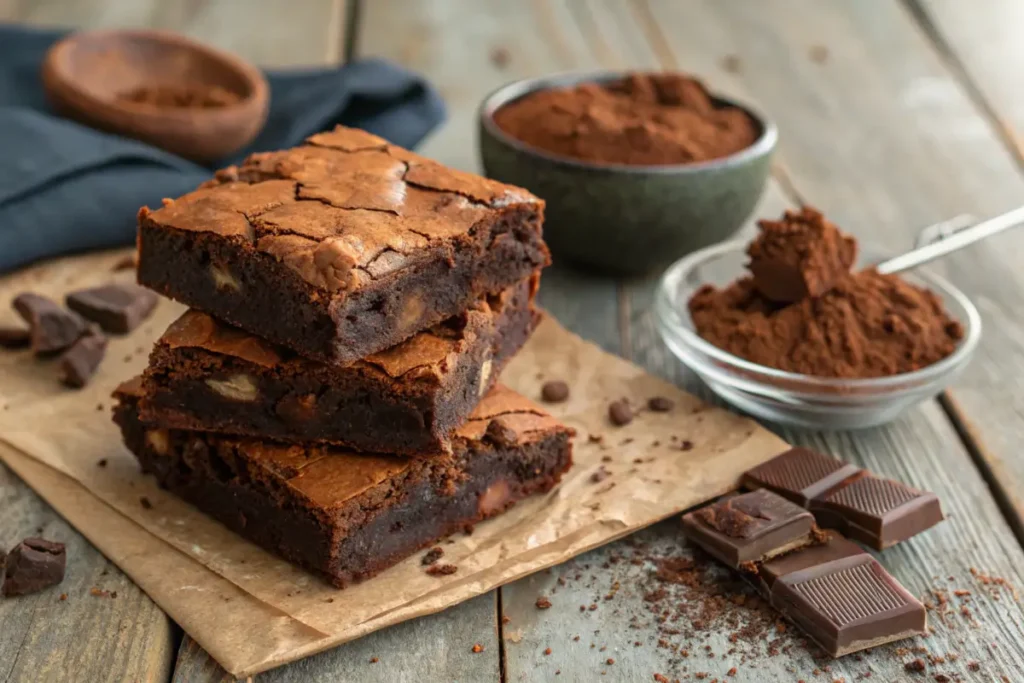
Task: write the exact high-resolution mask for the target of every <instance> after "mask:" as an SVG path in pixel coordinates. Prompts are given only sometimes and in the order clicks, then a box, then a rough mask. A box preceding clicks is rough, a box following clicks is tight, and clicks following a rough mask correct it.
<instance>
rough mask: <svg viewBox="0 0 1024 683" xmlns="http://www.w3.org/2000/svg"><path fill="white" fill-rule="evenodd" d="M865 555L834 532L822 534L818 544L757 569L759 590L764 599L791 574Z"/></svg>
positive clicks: (764, 564)
mask: <svg viewBox="0 0 1024 683" xmlns="http://www.w3.org/2000/svg"><path fill="white" fill-rule="evenodd" d="M862 555H867V552H866V551H864V550H862V549H861V547H860V546H859V545H857V544H856V543H854V542H852V541H849V540H847V539H845V538H843V537H842V536H840V535H839V534H838V533H836V532H835V531H825V532H822V540H821V542H820V543H816V544H814V545H811V546H808V547H806V548H803V549H801V550H799V551H798V552H794V553H786V554H785V555H781V556H779V557H774V558H772V559H770V560H768V561H766V562H764V563H762V564H759V565H758V567H757V580H758V582H759V586H758V588H759V590H760V591H761V594H762V595H764V596H765V597H766V598H769V597H770V596H771V588H772V585H773V584H774V583H775V581H776V580H777V579H778V578H779V577H782V576H787V575H789V574H792V573H793V572H797V571H803V570H805V569H808V568H809V567H817V566H818V565H823V564H828V563H829V562H835V561H837V560H843V559H846V558H847V557H860V556H862Z"/></svg>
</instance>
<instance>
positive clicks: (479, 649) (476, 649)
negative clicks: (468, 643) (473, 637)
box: [473, 643, 484, 654]
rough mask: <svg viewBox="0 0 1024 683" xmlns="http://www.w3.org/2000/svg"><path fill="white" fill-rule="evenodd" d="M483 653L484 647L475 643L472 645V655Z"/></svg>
mask: <svg viewBox="0 0 1024 683" xmlns="http://www.w3.org/2000/svg"><path fill="white" fill-rule="evenodd" d="M483 651H484V646H483V645H481V644H480V643H476V644H475V645H473V654H477V653H480V652H483Z"/></svg>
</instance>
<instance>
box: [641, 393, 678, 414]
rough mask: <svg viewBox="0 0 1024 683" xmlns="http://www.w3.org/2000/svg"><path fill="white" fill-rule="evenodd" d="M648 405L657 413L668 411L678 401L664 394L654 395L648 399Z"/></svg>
mask: <svg viewBox="0 0 1024 683" xmlns="http://www.w3.org/2000/svg"><path fill="white" fill-rule="evenodd" d="M647 407H648V408H650V409H651V410H653V411H654V412H656V413H667V412H668V411H670V410H672V409H673V408H675V407H676V402H675V401H673V400H672V399H670V398H665V397H664V396H654V397H652V398H650V399H648V400H647Z"/></svg>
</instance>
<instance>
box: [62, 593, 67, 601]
mask: <svg viewBox="0 0 1024 683" xmlns="http://www.w3.org/2000/svg"><path fill="white" fill-rule="evenodd" d="M67 599H68V594H67V593H61V594H60V601H61V602H65V601H66V600H67Z"/></svg>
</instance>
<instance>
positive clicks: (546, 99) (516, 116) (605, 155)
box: [494, 73, 760, 166]
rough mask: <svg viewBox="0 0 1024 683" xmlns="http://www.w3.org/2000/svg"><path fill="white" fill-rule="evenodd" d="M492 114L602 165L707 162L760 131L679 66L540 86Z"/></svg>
mask: <svg viewBox="0 0 1024 683" xmlns="http://www.w3.org/2000/svg"><path fill="white" fill-rule="evenodd" d="M494 121H495V123H496V124H497V125H498V127H499V128H501V129H502V130H503V131H505V132H506V133H507V134H509V135H511V136H512V137H514V138H517V139H519V140H521V141H523V142H525V143H526V144H528V145H531V146H533V147H537V148H539V149H542V150H545V151H547V152H551V153H554V154H557V155H560V156H565V157H571V158H573V159H580V160H583V161H589V162H593V163H600V164H608V163H612V164H628V165H644V166H646V165H662V164H687V163H693V162H699V161H707V160H710V159H717V158H720V157H724V156H728V155H730V154H734V153H736V152H738V151H740V150H742V149H744V148H746V147H749V146H750V145H751V144H753V143H754V141H755V140H756V139H757V137H758V135H759V134H760V131H759V129H758V126H757V124H756V123H755V122H754V121H753V120H752V119H751V118H750V116H749V115H748V114H747V113H746V112H744V111H743V110H741V109H737V108H735V107H728V106H719V105H718V104H717V103H716V102H715V101H714V100H713V99H712V97H711V95H710V94H709V93H708V91H707V90H706V89H705V88H704V85H703V84H702V83H701V82H700V81H698V80H696V79H694V78H691V77H689V76H686V75H684V74H678V73H662V74H643V73H635V74H630V75H629V76H627V77H625V78H623V79H621V80H617V81H612V82H609V83H583V84H581V85H577V86H575V87H571V88H553V89H549V90H541V91H538V92H534V93H531V94H529V95H527V96H525V97H523V98H521V99H519V100H516V101H514V102H511V103H510V104H507V105H505V106H504V107H502V108H500V109H499V110H498V111H497V113H496V114H495V115H494Z"/></svg>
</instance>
